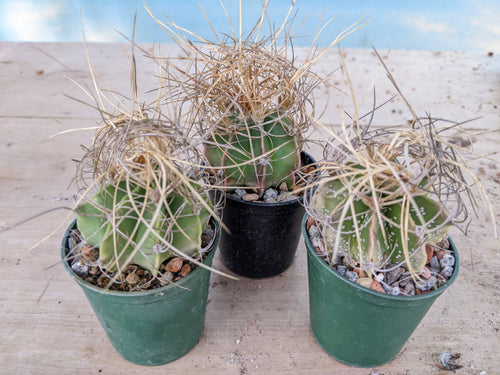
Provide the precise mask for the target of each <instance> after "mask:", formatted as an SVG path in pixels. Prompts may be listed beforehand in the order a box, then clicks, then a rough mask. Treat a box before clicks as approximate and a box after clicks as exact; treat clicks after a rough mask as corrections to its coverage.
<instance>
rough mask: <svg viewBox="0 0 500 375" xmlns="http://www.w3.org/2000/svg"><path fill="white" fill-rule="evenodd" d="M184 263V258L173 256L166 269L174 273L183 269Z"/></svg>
mask: <svg viewBox="0 0 500 375" xmlns="http://www.w3.org/2000/svg"><path fill="white" fill-rule="evenodd" d="M183 263H184V261H183V260H182V258H178V257H177V258H173V259H172V260H170V261H169V262H168V263H167V266H166V267H165V269H166V270H167V271H170V272H173V273H177V272H179V271H180V270H181V268H182V264H183Z"/></svg>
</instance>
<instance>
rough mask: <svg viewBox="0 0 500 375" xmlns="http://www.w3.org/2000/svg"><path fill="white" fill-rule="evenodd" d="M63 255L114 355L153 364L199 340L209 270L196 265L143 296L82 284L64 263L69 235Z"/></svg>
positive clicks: (177, 355)
mask: <svg viewBox="0 0 500 375" xmlns="http://www.w3.org/2000/svg"><path fill="white" fill-rule="evenodd" d="M212 222H213V223H214V224H215V225H216V233H217V235H216V237H215V238H214V240H213V242H212V245H211V247H210V252H209V254H208V256H207V258H206V259H205V260H204V264H205V265H207V266H211V264H212V260H213V257H214V254H215V251H216V248H217V244H218V241H219V238H220V230H219V225H218V224H217V223H216V222H215V221H214V220H212ZM74 228H76V222H73V223H72V224H71V225H70V227H69V228H68V230H67V231H66V233H65V235H64V238H63V241H62V245H61V256H62V259H63V260H64V262H63V263H64V267H65V268H66V271H68V273H69V274H70V275H71V276H72V277H73V278H74V279H75V280H76V282H77V283H78V285H80V287H81V288H82V289H83V291H84V292H85V295H86V296H87V299H88V300H89V302H90V305H91V306H92V309H93V310H94V312H95V314H96V316H97V318H98V319H99V322H100V323H101V325H102V327H103V328H104V331H105V332H106V334H107V336H108V338H109V340H110V341H111V344H112V345H113V347H114V348H115V349H116V351H117V352H118V353H119V354H120V355H121V356H122V357H123V358H125V359H126V360H127V361H130V362H133V363H136V364H139V365H145V366H155V365H162V364H165V363H168V362H172V361H175V360H176V359H178V358H180V357H182V356H183V355H184V354H186V353H187V352H188V351H189V350H191V349H192V348H193V347H194V346H195V344H196V343H197V342H198V340H199V338H200V336H201V333H202V331H203V327H204V324H205V312H206V307H207V297H208V287H209V283H210V271H209V270H206V269H204V268H202V267H197V268H196V269H195V270H194V271H193V272H191V273H190V274H189V275H187V276H186V277H184V278H182V279H181V280H179V281H178V282H176V283H175V284H170V285H167V286H164V287H161V288H158V289H153V290H148V291H140V292H116V291H109V290H106V289H102V288H99V287H96V286H94V285H91V284H89V283H87V282H85V281H83V280H82V279H81V278H80V277H78V275H77V274H75V273H74V271H73V270H72V269H71V267H70V265H69V263H68V262H67V261H66V255H67V254H68V252H69V234H70V231H71V230H73V229H74Z"/></svg>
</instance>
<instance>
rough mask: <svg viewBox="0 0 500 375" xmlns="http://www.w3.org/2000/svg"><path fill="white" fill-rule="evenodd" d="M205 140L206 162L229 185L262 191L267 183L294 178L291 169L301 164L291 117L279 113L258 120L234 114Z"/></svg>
mask: <svg viewBox="0 0 500 375" xmlns="http://www.w3.org/2000/svg"><path fill="white" fill-rule="evenodd" d="M226 121H227V122H229V125H228V124H224V126H220V127H219V128H218V129H217V132H216V133H215V134H213V135H212V137H211V139H210V140H209V141H207V142H206V144H205V156H206V158H207V160H208V162H209V164H210V165H211V166H212V167H213V168H215V169H219V170H221V171H222V172H223V173H224V184H225V185H226V186H229V187H248V188H256V189H257V190H258V191H259V192H260V193H261V194H262V193H263V192H264V190H265V189H267V188H269V187H273V186H274V187H275V186H278V185H279V184H280V183H282V182H286V184H287V186H288V188H290V187H291V185H292V184H293V182H294V176H293V172H294V171H295V170H297V169H298V168H299V167H300V151H301V148H302V142H301V139H300V136H299V135H290V134H288V133H289V132H290V128H291V125H292V121H291V120H290V119H288V118H286V117H283V118H281V117H280V116H279V114H278V113H276V112H275V113H272V114H269V115H267V116H265V117H264V119H263V120H262V121H261V123H256V122H254V121H253V120H252V119H250V118H246V119H242V120H241V119H240V118H239V116H238V115H236V114H233V115H232V116H230V117H229V118H228V119H227V120H226Z"/></svg>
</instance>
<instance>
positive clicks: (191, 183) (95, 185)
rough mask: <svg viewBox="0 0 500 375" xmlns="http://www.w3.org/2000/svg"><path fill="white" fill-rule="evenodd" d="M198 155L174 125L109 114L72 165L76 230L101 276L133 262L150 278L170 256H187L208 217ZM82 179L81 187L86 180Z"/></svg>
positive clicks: (198, 242)
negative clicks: (94, 255)
mask: <svg viewBox="0 0 500 375" xmlns="http://www.w3.org/2000/svg"><path fill="white" fill-rule="evenodd" d="M186 155H191V156H194V157H199V155H198V154H197V152H196V149H194V148H193V147H191V146H189V144H187V143H186V142H185V137H184V134H183V133H182V131H181V130H180V129H179V128H178V127H176V125H175V123H173V122H169V121H166V120H161V119H159V118H156V119H151V118H148V116H147V115H146V112H144V111H142V110H141V111H137V112H134V113H133V114H132V115H128V114H127V113H123V114H122V115H120V116H116V117H110V118H108V119H106V120H105V121H104V124H103V125H102V126H101V127H100V128H99V130H98V132H97V134H96V136H95V138H94V142H93V144H92V147H91V148H89V149H87V150H86V153H85V155H84V157H83V158H82V159H81V160H80V162H79V163H78V169H77V183H78V185H79V186H80V187H82V191H83V193H82V196H81V198H80V200H79V203H78V204H77V207H76V214H77V227H78V229H79V231H80V232H81V234H82V237H83V239H84V240H85V241H86V243H87V244H88V245H90V246H93V247H96V248H99V260H100V262H101V263H102V265H103V267H104V268H106V270H108V271H111V272H113V271H119V272H120V271H122V270H123V269H124V267H126V266H127V265H128V264H137V265H140V266H142V267H144V268H145V269H148V270H150V271H151V272H152V273H153V275H156V273H157V272H158V268H159V266H160V264H161V263H162V262H163V261H164V260H166V259H168V258H170V257H171V256H173V255H181V256H184V257H186V258H191V257H192V256H194V255H195V254H196V252H197V251H199V250H200V249H201V234H202V230H203V229H204V228H205V227H206V226H207V225H208V221H209V218H210V215H211V213H212V212H213V210H212V207H211V204H210V201H209V199H208V196H207V193H206V192H205V191H204V190H203V189H202V186H201V185H200V183H199V181H200V177H201V176H200V173H199V172H198V170H197V169H196V168H195V166H193V165H191V164H190V163H189V162H188V161H186ZM88 180H89V181H90V182H89V181H88Z"/></svg>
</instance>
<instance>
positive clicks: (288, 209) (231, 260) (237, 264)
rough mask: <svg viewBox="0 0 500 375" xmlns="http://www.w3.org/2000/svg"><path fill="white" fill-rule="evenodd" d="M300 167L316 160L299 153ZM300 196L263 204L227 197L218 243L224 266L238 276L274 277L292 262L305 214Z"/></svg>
mask: <svg viewBox="0 0 500 375" xmlns="http://www.w3.org/2000/svg"><path fill="white" fill-rule="evenodd" d="M301 159H302V165H307V164H312V163H314V162H315V160H314V159H313V158H312V157H311V156H310V155H309V154H307V153H305V152H302V153H301ZM302 201H303V197H298V198H297V199H296V200H291V201H286V202H277V203H264V202H246V201H243V200H242V199H238V198H233V197H230V196H227V197H226V204H225V206H224V208H223V209H222V221H223V223H224V224H225V225H226V226H227V227H228V229H229V231H230V233H227V232H226V231H224V230H222V234H221V240H220V242H219V251H220V257H221V259H222V262H223V263H224V265H225V266H226V267H227V268H229V269H230V270H231V271H233V272H234V273H236V274H237V275H240V276H245V277H249V278H264V277H272V276H276V275H278V274H280V273H282V272H284V271H286V270H287V269H288V267H290V266H291V265H292V263H293V260H294V258H295V253H296V251H297V246H298V243H299V239H300V233H301V232H300V222H301V219H302V217H303V215H304V213H305V210H304V207H303V206H302Z"/></svg>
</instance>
